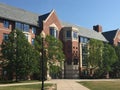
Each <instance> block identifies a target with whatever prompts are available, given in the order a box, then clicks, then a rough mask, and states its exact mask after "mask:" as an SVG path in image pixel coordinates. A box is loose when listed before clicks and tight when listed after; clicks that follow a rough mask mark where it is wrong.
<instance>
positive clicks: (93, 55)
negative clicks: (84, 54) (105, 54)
mask: <svg viewBox="0 0 120 90" xmlns="http://www.w3.org/2000/svg"><path fill="white" fill-rule="evenodd" d="M102 49H103V42H102V41H99V40H96V39H90V41H89V49H88V60H87V63H88V68H90V74H91V76H93V74H94V71H95V70H96V69H97V68H98V67H99V66H100V65H101V60H102Z"/></svg>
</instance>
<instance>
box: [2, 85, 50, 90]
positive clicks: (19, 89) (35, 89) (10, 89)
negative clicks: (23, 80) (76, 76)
mask: <svg viewBox="0 0 120 90" xmlns="http://www.w3.org/2000/svg"><path fill="white" fill-rule="evenodd" d="M51 85H52V84H45V87H47V86H51ZM40 88H41V85H40V84H32V85H20V86H7V87H0V90H41V89H40Z"/></svg>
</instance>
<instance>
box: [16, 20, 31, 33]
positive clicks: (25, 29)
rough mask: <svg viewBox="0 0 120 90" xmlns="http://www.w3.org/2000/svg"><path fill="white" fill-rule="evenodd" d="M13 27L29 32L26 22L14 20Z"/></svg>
mask: <svg viewBox="0 0 120 90" xmlns="http://www.w3.org/2000/svg"><path fill="white" fill-rule="evenodd" d="M15 28H16V29H19V30H21V31H24V32H29V28H30V27H29V25H28V24H23V23H20V22H16V23H15Z"/></svg>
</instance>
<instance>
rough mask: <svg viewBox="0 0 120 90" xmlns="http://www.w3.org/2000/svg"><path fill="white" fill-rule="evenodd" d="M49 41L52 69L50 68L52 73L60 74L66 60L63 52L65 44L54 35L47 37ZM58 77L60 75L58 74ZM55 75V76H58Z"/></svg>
mask: <svg viewBox="0 0 120 90" xmlns="http://www.w3.org/2000/svg"><path fill="white" fill-rule="evenodd" d="M46 42H47V45H48V46H47V50H48V60H49V65H50V67H54V69H53V68H50V69H52V70H50V73H51V74H55V75H58V74H59V73H61V72H62V66H63V65H62V64H63V61H64V58H65V56H64V53H63V45H62V42H61V41H60V40H59V39H56V38H54V37H53V36H47V37H46ZM56 77H58V76H56ZM56 77H54V78H56Z"/></svg>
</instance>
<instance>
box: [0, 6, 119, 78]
mask: <svg viewBox="0 0 120 90" xmlns="http://www.w3.org/2000/svg"><path fill="white" fill-rule="evenodd" d="M14 29H20V30H22V31H23V33H24V34H25V36H26V37H27V38H28V41H29V42H30V43H31V44H32V43H34V39H35V36H36V35H39V34H40V33H41V32H42V31H43V32H44V33H45V34H46V35H52V36H54V37H56V38H59V39H60V40H61V41H62V43H63V47H64V48H63V50H64V54H65V63H64V78H79V76H80V74H82V75H85V74H86V71H85V70H84V68H85V66H86V64H85V56H86V52H84V50H83V49H85V48H86V47H87V42H88V40H89V39H90V38H94V39H97V40H101V41H103V42H109V43H111V44H114V45H117V44H120V43H119V41H120V31H119V29H117V30H113V31H108V32H103V33H102V27H101V26H100V25H95V26H93V29H91V30H89V29H87V28H83V27H80V26H77V25H74V24H69V23H65V22H61V21H60V20H59V18H58V17H57V15H56V12H55V11H54V10H52V11H51V12H49V13H46V14H43V15H40V14H36V13H32V12H29V11H26V10H23V9H19V8H15V7H12V6H8V5H5V4H0V44H1V43H2V40H3V39H7V38H8V34H9V33H10V32H11V31H12V30H14ZM0 70H2V69H0Z"/></svg>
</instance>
